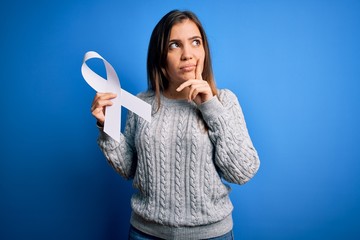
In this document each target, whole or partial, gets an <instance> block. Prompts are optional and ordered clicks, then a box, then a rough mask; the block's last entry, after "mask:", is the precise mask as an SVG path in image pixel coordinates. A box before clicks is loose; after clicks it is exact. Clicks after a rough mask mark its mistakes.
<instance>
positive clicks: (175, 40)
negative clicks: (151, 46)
mask: <svg viewBox="0 0 360 240" xmlns="http://www.w3.org/2000/svg"><path fill="white" fill-rule="evenodd" d="M194 39H201V40H202V37H200V36H193V37H190V38H188V40H194ZM169 42H181V40H180V39H170V40H169Z"/></svg>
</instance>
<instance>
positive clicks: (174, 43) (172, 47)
mask: <svg viewBox="0 0 360 240" xmlns="http://www.w3.org/2000/svg"><path fill="white" fill-rule="evenodd" d="M178 47H179V44H178V43H176V42H172V43H170V44H169V49H175V48H178Z"/></svg>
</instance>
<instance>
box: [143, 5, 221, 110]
mask: <svg viewBox="0 0 360 240" xmlns="http://www.w3.org/2000/svg"><path fill="white" fill-rule="evenodd" d="M184 20H191V21H192V22H194V23H195V24H196V26H197V27H198V29H199V31H200V34H201V37H202V41H203V47H204V50H205V60H204V68H203V72H202V77H203V79H204V80H206V81H207V82H208V83H209V86H210V88H211V91H212V93H213V95H217V91H216V84H215V80H214V75H213V71H212V64H211V56H210V47H209V42H208V40H207V37H206V33H205V30H204V28H203V26H202V24H201V22H200V20H199V19H198V17H197V16H196V15H195V14H194V13H193V12H191V11H179V10H173V11H170V12H169V13H167V14H166V15H165V16H163V17H162V19H161V20H160V21H159V22H158V24H157V25H156V26H155V28H154V30H153V32H152V34H151V38H150V43H149V48H148V55H147V77H148V88H149V90H153V91H154V92H155V95H156V100H157V105H158V106H157V109H159V108H160V94H161V92H163V91H164V90H166V89H167V87H168V86H169V79H167V77H166V75H165V74H164V73H163V71H162V69H167V68H166V67H167V54H168V51H169V40H170V33H171V29H172V27H173V26H174V25H175V24H177V23H181V22H183V21H184Z"/></svg>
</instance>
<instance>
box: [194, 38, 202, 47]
mask: <svg viewBox="0 0 360 240" xmlns="http://www.w3.org/2000/svg"><path fill="white" fill-rule="evenodd" d="M192 45H194V46H200V45H201V40H200V39H195V40H194V41H193V42H192Z"/></svg>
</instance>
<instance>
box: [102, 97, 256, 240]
mask: <svg viewBox="0 0 360 240" xmlns="http://www.w3.org/2000/svg"><path fill="white" fill-rule="evenodd" d="M138 97H140V98H141V99H143V100H144V101H146V102H148V103H149V104H151V105H152V109H153V113H152V121H151V123H148V122H146V121H145V120H144V119H142V118H140V117H138V116H137V115H135V114H133V113H132V112H130V111H129V113H128V119H127V123H126V127H125V131H124V134H121V140H120V143H117V142H116V141H114V140H112V139H111V138H110V137H109V136H108V135H107V134H105V133H104V132H102V131H100V135H99V138H98V144H99V146H100V148H101V150H102V151H103V153H104V154H105V156H106V158H107V160H108V161H109V163H110V164H111V165H112V166H113V168H114V169H115V170H116V171H117V172H119V173H120V174H121V175H122V176H123V177H124V178H126V179H133V186H134V187H135V188H136V189H137V190H138V191H137V192H136V193H135V194H134V195H133V197H132V199H131V206H132V209H133V213H132V218H131V224H132V225H133V226H134V227H136V228H138V229H139V230H141V231H143V232H146V233H148V234H151V235H155V236H157V237H161V238H165V239H203V238H210V237H216V236H219V235H222V234H225V233H226V232H228V231H230V230H231V229H232V218H231V212H232V209H233V206H232V204H231V201H230V199H229V196H228V194H229V192H230V187H229V186H228V185H227V184H225V183H224V182H223V180H222V179H224V180H226V181H228V182H231V183H237V184H244V183H246V182H247V181H249V180H250V179H251V178H252V177H253V176H254V175H255V173H256V172H257V170H258V168H259V165H260V161H259V158H258V155H257V152H256V150H255V149H254V147H253V144H252V142H251V139H250V137H249V134H248V131H247V128H246V124H245V120H244V117H243V113H242V110H241V107H240V105H239V103H238V100H237V98H236V96H235V95H234V94H233V93H232V92H231V91H229V90H219V94H218V97H213V98H212V99H210V100H209V101H207V102H205V103H203V104H201V105H199V106H196V105H195V103H193V102H188V101H187V100H174V99H168V98H165V97H164V96H161V107H160V109H159V110H158V111H156V109H157V102H156V99H155V95H154V93H153V92H145V93H141V94H139V95H138Z"/></svg>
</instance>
